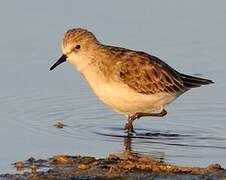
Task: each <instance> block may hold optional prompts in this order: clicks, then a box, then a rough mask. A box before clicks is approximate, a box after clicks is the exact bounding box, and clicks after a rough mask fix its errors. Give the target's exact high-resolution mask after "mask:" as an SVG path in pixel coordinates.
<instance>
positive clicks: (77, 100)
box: [0, 0, 226, 173]
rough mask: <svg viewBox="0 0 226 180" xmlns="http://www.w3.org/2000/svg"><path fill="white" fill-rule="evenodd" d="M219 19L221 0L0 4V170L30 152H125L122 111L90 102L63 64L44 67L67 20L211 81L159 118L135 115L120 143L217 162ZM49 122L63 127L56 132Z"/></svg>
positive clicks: (225, 115) (223, 131) (222, 85)
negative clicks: (129, 135) (129, 134)
mask: <svg viewBox="0 0 226 180" xmlns="http://www.w3.org/2000/svg"><path fill="white" fill-rule="evenodd" d="M225 17H226V1H223V0H219V1H211V0H202V1H195V0H190V1H178V0H171V1H163V0H160V1H153V0H152V1H148V0H144V1H136V2H132V1H129V0H125V1H119V0H115V1H104V0H99V1H95V2H94V1H88V0H85V1H72V0H68V1H59V0H54V1H53V0H52V1H51V0H49V1H44V0H39V1H29V0H21V1H12V0H8V1H1V2H0V22H1V26H0V27H1V28H0V50H1V53H0V82H1V85H0V143H1V144H0V173H6V172H14V168H13V166H12V163H13V162H15V161H18V160H25V159H28V158H29V157H31V156H32V157H34V158H48V157H50V156H52V155H55V154H70V155H78V154H81V155H92V156H97V157H105V156H106V155H107V154H109V153H113V152H123V151H124V150H125V149H128V147H127V146H128V143H127V142H128V141H127V140H128V139H127V138H125V137H124V136H125V134H124V133H123V126H124V123H125V117H124V116H122V115H118V114H116V113H114V112H113V111H112V110H110V109H108V108H107V107H105V106H104V105H103V104H102V103H101V102H99V100H97V98H96V97H95V95H94V94H93V93H92V91H91V90H90V88H89V87H88V85H87V84H86V82H85V81H84V79H83V78H82V77H81V75H80V74H79V73H78V72H77V71H75V70H74V68H73V67H72V66H71V65H69V64H66V63H65V64H63V65H62V66H60V67H58V68H57V69H56V70H55V71H53V72H49V68H50V66H51V65H52V64H53V63H54V62H55V61H56V60H57V59H58V58H59V57H60V56H61V48H60V43H61V39H62V36H63V33H64V32H65V31H66V30H67V29H69V28H74V27H83V28H87V29H89V30H90V31H92V32H93V33H94V34H95V35H96V37H97V38H98V39H99V40H100V41H101V42H102V43H105V44H109V45H114V46H123V47H126V48H130V49H137V50H142V51H146V52H148V53H150V54H152V55H155V56H158V57H159V58H161V59H163V60H164V61H165V62H167V63H168V64H170V65H171V66H172V67H174V68H176V69H177V70H178V71H182V72H184V73H188V74H191V75H198V76H201V77H207V78H210V79H212V80H214V81H215V82H216V84H214V85H210V86H204V87H201V88H198V89H194V90H192V91H189V92H187V93H186V94H184V95H183V96H181V97H180V98H179V99H177V100H176V101H175V102H174V103H172V104H171V105H169V106H168V108H167V110H168V115H167V116H166V117H164V118H161V119H155V118H143V119H142V120H140V121H137V122H136V125H135V127H136V129H137V132H138V136H137V137H135V138H133V139H130V141H129V143H130V145H129V146H131V147H130V148H131V151H132V152H136V153H140V154H148V155H150V156H153V157H156V158H160V159H161V160H164V161H166V162H170V163H176V164H178V165H192V166H201V167H206V166H207V165H208V164H210V163H213V162H217V163H220V164H221V165H222V166H223V167H225V168H226V156H225V152H226V95H225V89H226V81H225V77H226V71H225V66H226V53H225V52H226V36H225V32H226V20H225ZM57 121H60V122H62V123H64V124H66V125H67V126H66V127H65V128H63V129H57V128H55V127H54V126H53V124H55V123H56V122H57ZM130 148H129V149H130Z"/></svg>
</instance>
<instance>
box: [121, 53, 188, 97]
mask: <svg viewBox="0 0 226 180" xmlns="http://www.w3.org/2000/svg"><path fill="white" fill-rule="evenodd" d="M170 71H172V70H171V69H169V70H168V69H167V68H166V64H160V63H159V62H158V61H155V57H152V56H149V55H148V56H147V55H146V54H144V53H140V54H139V53H138V54H137V53H136V54H134V55H133V56H131V57H130V59H127V60H125V61H124V63H123V65H122V68H121V71H120V77H121V79H122V80H123V81H124V83H126V84H127V85H128V86H129V87H131V88H132V89H134V90H136V91H137V92H139V93H144V94H155V93H159V92H167V93H176V92H178V91H180V92H182V91H184V90H185V88H184V86H183V83H182V81H181V80H180V79H179V77H178V76H177V74H176V73H175V72H174V71H172V72H170Z"/></svg>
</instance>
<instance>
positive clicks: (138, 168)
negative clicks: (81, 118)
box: [0, 154, 226, 180]
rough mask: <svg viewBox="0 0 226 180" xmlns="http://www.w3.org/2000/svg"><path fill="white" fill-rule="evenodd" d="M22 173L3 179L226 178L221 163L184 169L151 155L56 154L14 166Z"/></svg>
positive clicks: (1, 178)
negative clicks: (97, 157)
mask: <svg viewBox="0 0 226 180" xmlns="http://www.w3.org/2000/svg"><path fill="white" fill-rule="evenodd" d="M14 166H15V168H17V169H18V170H19V171H21V172H22V173H18V174H3V175H0V180H3V179H13V180H17V179H34V180H36V179H37V180H38V179H41V180H42V179H50V180H53V179H78V180H84V179H87V180H88V179H90V180H91V179H122V180H126V179H131V180H135V179H226V170H225V169H223V168H221V166H220V165H219V164H211V165H209V166H208V167H206V168H199V167H181V166H176V165H173V164H168V163H165V162H161V161H158V160H154V159H152V158H150V157H148V156H139V155H134V154H128V155H126V156H120V155H118V154H110V155H109V156H108V157H107V158H103V159H96V158H94V157H89V156H68V155H56V156H53V157H51V158H49V159H46V160H45V159H38V160H36V159H34V158H29V159H28V160H26V161H19V162H16V163H14Z"/></svg>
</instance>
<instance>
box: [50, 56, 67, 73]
mask: <svg viewBox="0 0 226 180" xmlns="http://www.w3.org/2000/svg"><path fill="white" fill-rule="evenodd" d="M66 59H67V56H66V55H65V54H63V55H62V56H61V57H60V59H59V60H58V61H57V62H55V63H54V65H52V67H51V68H50V71H52V70H53V69H54V68H55V67H57V66H58V65H60V64H61V63H63V62H65V61H66Z"/></svg>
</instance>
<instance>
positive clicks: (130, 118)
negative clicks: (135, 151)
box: [124, 115, 136, 134]
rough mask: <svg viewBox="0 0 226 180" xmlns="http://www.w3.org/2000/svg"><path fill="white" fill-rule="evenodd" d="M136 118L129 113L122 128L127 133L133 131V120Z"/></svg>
mask: <svg viewBox="0 0 226 180" xmlns="http://www.w3.org/2000/svg"><path fill="white" fill-rule="evenodd" d="M135 119H136V117H135V116H134V115H129V116H128V118H127V121H126V124H125V127H124V129H125V130H126V131H127V133H128V134H129V133H135V131H134V129H133V121H134V120H135Z"/></svg>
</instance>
